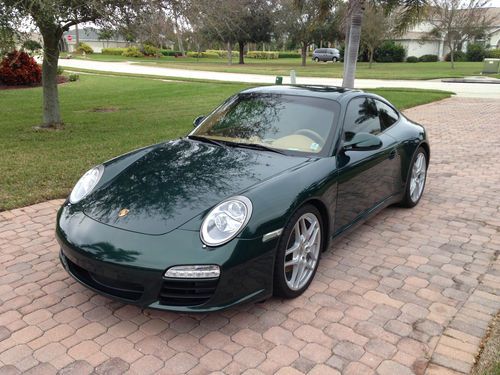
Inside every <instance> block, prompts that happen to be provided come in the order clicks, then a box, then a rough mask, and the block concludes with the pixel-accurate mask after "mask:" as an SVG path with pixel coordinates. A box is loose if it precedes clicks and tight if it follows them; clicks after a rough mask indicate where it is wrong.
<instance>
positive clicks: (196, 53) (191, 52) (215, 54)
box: [187, 51, 219, 58]
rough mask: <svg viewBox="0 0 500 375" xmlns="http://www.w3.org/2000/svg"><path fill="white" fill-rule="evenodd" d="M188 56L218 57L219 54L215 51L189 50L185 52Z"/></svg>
mask: <svg viewBox="0 0 500 375" xmlns="http://www.w3.org/2000/svg"><path fill="white" fill-rule="evenodd" d="M187 56H188V57H195V58H208V57H210V58H219V54H217V53H215V52H194V51H190V52H188V53H187Z"/></svg>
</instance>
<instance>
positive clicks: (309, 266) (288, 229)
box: [274, 204, 324, 298]
mask: <svg viewBox="0 0 500 375" xmlns="http://www.w3.org/2000/svg"><path fill="white" fill-rule="evenodd" d="M323 233H324V230H323V222H322V219H321V214H320V212H319V211H318V209H317V208H316V207H314V206H313V205H311V204H306V205H304V206H302V207H301V208H299V209H298V210H297V211H296V212H295V213H294V214H293V216H292V217H291V219H290V221H289V222H288V224H287V225H286V226H285V228H284V230H283V233H282V235H281V238H280V241H279V244H278V251H277V253H276V261H275V264H274V295H276V296H280V297H285V298H295V297H297V296H299V295H301V294H302V293H304V291H305V290H306V289H307V288H308V287H309V285H310V284H311V282H312V280H313V278H314V275H315V274H316V270H317V269H318V264H319V257H320V254H321V249H322V246H323V241H324V238H323V237H324V235H323Z"/></svg>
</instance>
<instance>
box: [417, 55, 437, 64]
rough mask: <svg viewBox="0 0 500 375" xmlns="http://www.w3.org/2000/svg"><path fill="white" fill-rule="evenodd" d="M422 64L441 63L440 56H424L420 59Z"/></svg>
mask: <svg viewBox="0 0 500 375" xmlns="http://www.w3.org/2000/svg"><path fill="white" fill-rule="evenodd" d="M418 61H420V62H436V61H439V58H438V55H422V56H420V57H419V58H418Z"/></svg>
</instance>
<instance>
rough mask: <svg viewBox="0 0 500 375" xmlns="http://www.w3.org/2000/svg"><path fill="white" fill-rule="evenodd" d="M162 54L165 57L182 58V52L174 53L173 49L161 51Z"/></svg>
mask: <svg viewBox="0 0 500 375" xmlns="http://www.w3.org/2000/svg"><path fill="white" fill-rule="evenodd" d="M160 53H161V54H162V55H163V56H180V55H182V53H181V51H174V50H173V49H161V50H160Z"/></svg>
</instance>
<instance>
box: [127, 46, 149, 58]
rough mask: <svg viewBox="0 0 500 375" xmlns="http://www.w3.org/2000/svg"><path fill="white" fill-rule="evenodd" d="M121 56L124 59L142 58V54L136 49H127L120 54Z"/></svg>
mask: <svg viewBox="0 0 500 375" xmlns="http://www.w3.org/2000/svg"><path fill="white" fill-rule="evenodd" d="M122 56H126V57H142V56H144V55H143V54H142V52H141V51H140V50H139V48H137V47H128V48H127V49H125V51H124V52H123V53H122Z"/></svg>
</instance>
